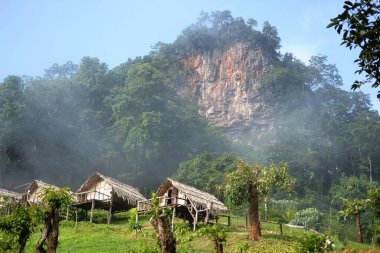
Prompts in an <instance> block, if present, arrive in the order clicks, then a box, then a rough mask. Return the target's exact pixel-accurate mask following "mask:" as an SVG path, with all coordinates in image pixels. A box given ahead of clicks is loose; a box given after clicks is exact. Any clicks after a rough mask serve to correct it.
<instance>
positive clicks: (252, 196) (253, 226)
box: [248, 184, 261, 241]
mask: <svg viewBox="0 0 380 253" xmlns="http://www.w3.org/2000/svg"><path fill="white" fill-rule="evenodd" d="M248 202H249V209H248V219H249V240H252V241H258V240H259V239H260V237H261V227H260V219H259V197H258V193H257V185H256V184H249V185H248Z"/></svg>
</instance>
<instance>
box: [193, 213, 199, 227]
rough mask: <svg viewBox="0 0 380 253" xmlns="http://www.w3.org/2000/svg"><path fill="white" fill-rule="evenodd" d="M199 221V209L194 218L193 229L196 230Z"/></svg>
mask: <svg viewBox="0 0 380 253" xmlns="http://www.w3.org/2000/svg"><path fill="white" fill-rule="evenodd" d="M197 223H198V211H197V210H195V219H194V227H193V231H195V229H196V228H197Z"/></svg>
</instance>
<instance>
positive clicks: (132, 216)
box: [128, 207, 142, 233]
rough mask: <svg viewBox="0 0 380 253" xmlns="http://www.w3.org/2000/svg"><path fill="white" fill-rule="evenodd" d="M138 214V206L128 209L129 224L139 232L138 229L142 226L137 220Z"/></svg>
mask: <svg viewBox="0 0 380 253" xmlns="http://www.w3.org/2000/svg"><path fill="white" fill-rule="evenodd" d="M136 215H137V208H136V207H135V208H131V209H129V211H128V216H129V218H128V226H129V228H131V229H134V230H135V231H136V233H137V230H141V229H142V226H141V225H140V224H139V223H138V222H136Z"/></svg>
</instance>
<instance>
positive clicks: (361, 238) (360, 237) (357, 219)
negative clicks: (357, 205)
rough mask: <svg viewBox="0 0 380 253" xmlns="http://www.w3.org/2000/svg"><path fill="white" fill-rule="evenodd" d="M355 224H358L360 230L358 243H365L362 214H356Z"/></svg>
mask: <svg viewBox="0 0 380 253" xmlns="http://www.w3.org/2000/svg"><path fill="white" fill-rule="evenodd" d="M355 223H356V227H357V229H358V231H357V241H358V243H363V235H362V224H361V222H360V213H357V214H355Z"/></svg>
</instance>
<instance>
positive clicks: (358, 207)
mask: <svg viewBox="0 0 380 253" xmlns="http://www.w3.org/2000/svg"><path fill="white" fill-rule="evenodd" d="M342 202H343V207H342V210H341V211H339V214H340V215H341V216H343V217H344V218H347V217H351V216H355V215H360V213H362V212H364V211H365V210H366V209H367V207H368V203H369V200H368V199H345V198H342Z"/></svg>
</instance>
